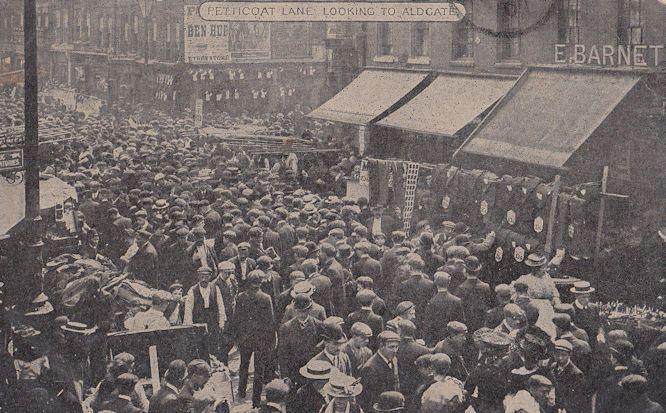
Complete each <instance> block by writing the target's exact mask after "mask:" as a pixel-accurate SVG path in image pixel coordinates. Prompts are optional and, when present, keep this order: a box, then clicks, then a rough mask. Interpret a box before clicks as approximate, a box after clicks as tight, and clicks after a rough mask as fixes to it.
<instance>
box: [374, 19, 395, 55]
mask: <svg viewBox="0 0 666 413" xmlns="http://www.w3.org/2000/svg"><path fill="white" fill-rule="evenodd" d="M377 45H378V49H377V52H378V55H380V56H388V55H390V54H391V53H392V50H393V45H392V44H391V26H389V24H388V23H378V24H377Z"/></svg>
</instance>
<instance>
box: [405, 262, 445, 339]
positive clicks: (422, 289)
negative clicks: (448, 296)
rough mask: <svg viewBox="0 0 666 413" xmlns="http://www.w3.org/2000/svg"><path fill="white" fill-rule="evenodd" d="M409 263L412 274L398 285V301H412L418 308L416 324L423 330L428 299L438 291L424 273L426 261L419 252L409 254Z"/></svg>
mask: <svg viewBox="0 0 666 413" xmlns="http://www.w3.org/2000/svg"><path fill="white" fill-rule="evenodd" d="M407 264H409V266H410V271H411V275H410V277H409V278H408V279H407V280H405V281H403V282H402V283H401V284H400V286H399V287H398V297H397V298H398V299H397V302H402V301H411V302H412V303H414V306H415V308H416V323H415V324H416V326H417V328H419V330H421V331H423V330H422V327H423V324H422V322H423V320H425V318H424V317H425V311H426V307H427V305H428V301H429V300H430V299H431V298H432V296H433V295H435V293H436V292H437V289H436V288H435V285H434V284H433V282H432V281H430V280H429V279H428V278H427V277H426V275H425V274H423V272H422V270H423V266H424V265H425V263H424V262H423V260H422V259H421V257H419V256H418V255H417V254H407Z"/></svg>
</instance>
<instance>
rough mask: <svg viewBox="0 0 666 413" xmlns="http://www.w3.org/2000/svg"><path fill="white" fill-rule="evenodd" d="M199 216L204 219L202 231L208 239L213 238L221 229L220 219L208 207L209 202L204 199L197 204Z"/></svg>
mask: <svg viewBox="0 0 666 413" xmlns="http://www.w3.org/2000/svg"><path fill="white" fill-rule="evenodd" d="M199 214H200V215H202V216H203V217H204V229H205V230H206V234H208V236H209V237H211V238H213V237H215V236H216V235H217V233H218V232H220V230H221V229H222V217H221V216H220V214H219V213H218V212H217V211H215V210H214V209H213V208H211V207H210V202H208V200H207V199H204V200H202V201H200V202H199Z"/></svg>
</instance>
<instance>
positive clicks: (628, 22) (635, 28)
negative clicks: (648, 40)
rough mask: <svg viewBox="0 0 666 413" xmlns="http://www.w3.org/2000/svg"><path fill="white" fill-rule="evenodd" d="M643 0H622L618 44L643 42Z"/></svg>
mask: <svg viewBox="0 0 666 413" xmlns="http://www.w3.org/2000/svg"><path fill="white" fill-rule="evenodd" d="M644 4H645V3H644V0H622V1H621V8H620V21H619V23H618V34H617V35H618V38H619V39H620V44H624V45H634V44H643V43H644V42H643V28H644V27H645V9H644V8H643V6H644Z"/></svg>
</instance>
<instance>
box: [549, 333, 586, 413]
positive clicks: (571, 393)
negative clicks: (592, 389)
mask: <svg viewBox="0 0 666 413" xmlns="http://www.w3.org/2000/svg"><path fill="white" fill-rule="evenodd" d="M554 345H555V363H553V364H552V365H551V367H550V369H551V371H552V373H553V377H555V397H556V402H557V405H558V406H559V407H562V408H564V409H565V410H566V411H568V412H585V411H587V410H589V407H590V401H589V400H587V397H586V396H585V393H586V385H585V376H584V375H583V372H582V371H580V369H579V368H578V367H577V366H576V365H575V364H574V363H573V362H572V361H571V352H572V351H573V345H572V344H571V343H570V342H568V341H567V340H564V339H559V340H556V341H555V343H554Z"/></svg>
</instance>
